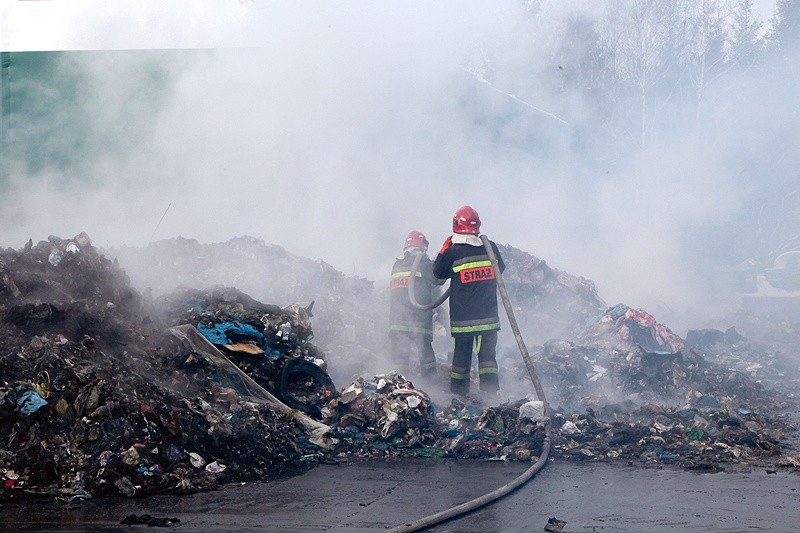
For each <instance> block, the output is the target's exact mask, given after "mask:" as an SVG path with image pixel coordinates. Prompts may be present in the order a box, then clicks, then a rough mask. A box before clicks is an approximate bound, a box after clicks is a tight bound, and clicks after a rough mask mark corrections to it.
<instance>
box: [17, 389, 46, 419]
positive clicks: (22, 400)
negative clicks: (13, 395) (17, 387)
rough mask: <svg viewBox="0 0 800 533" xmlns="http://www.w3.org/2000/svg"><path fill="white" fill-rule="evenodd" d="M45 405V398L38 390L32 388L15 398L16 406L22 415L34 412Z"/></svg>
mask: <svg viewBox="0 0 800 533" xmlns="http://www.w3.org/2000/svg"><path fill="white" fill-rule="evenodd" d="M45 405H47V400H45V399H44V398H42V397H41V396H40V395H39V393H38V392H36V391H33V390H29V391H27V392H25V393H24V394H23V395H22V396H20V397H19V400H17V407H19V410H20V411H21V412H22V414H23V415H30V414H32V413H35V412H36V411H38V410H39V409H41V408H42V407H44V406H45Z"/></svg>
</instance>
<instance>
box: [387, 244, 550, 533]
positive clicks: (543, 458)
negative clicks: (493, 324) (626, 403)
mask: <svg viewBox="0 0 800 533" xmlns="http://www.w3.org/2000/svg"><path fill="white" fill-rule="evenodd" d="M481 241H482V242H483V246H484V248H486V253H487V255H488V256H489V259H491V261H492V266H493V267H494V271H495V273H496V276H495V277H496V279H497V286H498V288H499V289H500V297H501V299H502V300H503V306H504V307H505V309H506V314H507V315H508V322H509V323H510V324H511V329H512V330H513V331H514V337H515V338H516V340H517V346H518V347H519V351H520V354H521V355H522V359H523V360H524V361H525V367H526V368H527V369H528V374H529V375H530V377H531V382H532V383H533V388H534V390H535V391H536V396H537V397H538V398H539V400H540V401H541V402H542V403H543V404H544V415H545V419H546V420H547V422H546V423H545V437H544V440H543V441H542V453H541V455H540V456H539V459H538V460H537V461H536V462H535V463H534V464H533V465H531V467H530V468H528V469H527V470H526V471H525V472H523V473H522V474H520V475H519V476H518V477H516V478H515V479H514V480H512V481H511V482H509V483H507V484H505V485H503V486H502V487H500V488H498V489H496V490H493V491H492V492H489V493H487V494H484V495H483V496H480V497H478V498H475V499H474V500H470V501H468V502H465V503H462V504H460V505H456V506H455V507H451V508H450V509H446V510H444V511H441V512H439V513H436V514H432V515H429V516H426V517H424V518H420V519H419V520H415V521H414V522H409V523H406V524H403V525H401V526H396V527H393V528H392V529H390V530H389V531H391V532H392V533H401V532H403V533H405V532H409V531H419V530H421V529H424V528H428V527H432V526H434V525H436V524H439V523H441V522H444V521H446V520H450V519H451V518H455V517H457V516H460V515H462V514H465V513H469V512H471V511H474V510H476V509H479V508H481V507H483V506H484V505H488V504H490V503H492V502H493V501H495V500H498V499H500V498H502V497H503V496H505V495H507V494H509V493H510V492H512V491H514V490H515V489H517V488H519V487H521V486H522V485H524V484H525V483H526V482H527V481H528V480H530V479H531V478H532V477H533V476H535V475H536V473H537V472H539V471H540V470H541V469H542V468H544V466H545V465H546V464H547V458H548V457H549V456H550V432H551V422H550V406H549V405H548V404H547V399H545V396H544V390H543V389H542V385H541V383H540V382H539V377H538V376H537V375H536V371H535V370H534V368H533V362H532V361H531V357H530V354H528V348H527V347H526V346H525V341H524V340H523V339H522V335H521V334H520V332H519V325H518V324H517V319H516V317H515V316H514V310H513V309H512V308H511V302H510V300H509V299H508V292H507V291H506V286H505V283H504V282H503V276H502V274H501V273H500V268H499V267H498V264H497V256H495V253H494V250H493V249H492V246H491V244H490V243H489V239H488V238H487V237H486V236H485V235H481ZM421 255H422V254H420V256H421ZM418 266H419V258H417V259H416V260H415V261H414V265H413V266H412V267H411V279H412V280H413V279H414V276H415V275H416V269H417V268H418ZM411 283H413V281H412V282H411ZM412 288H413V286H410V287H409V296H410V297H411V298H413V296H411V294H413V293H412ZM445 294H447V295H449V289H448V291H447V292H446V293H445ZM445 299H446V296H445V298H441V300H442V302H443V301H444V300H445ZM413 302H414V300H412V304H413ZM439 303H441V302H439ZM437 305H438V304H437ZM415 307H416V306H415ZM430 309H433V307H430Z"/></svg>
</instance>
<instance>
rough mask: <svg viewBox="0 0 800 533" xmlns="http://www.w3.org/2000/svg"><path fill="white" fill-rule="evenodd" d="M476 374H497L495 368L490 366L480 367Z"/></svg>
mask: <svg viewBox="0 0 800 533" xmlns="http://www.w3.org/2000/svg"><path fill="white" fill-rule="evenodd" d="M478 374H497V369H496V368H491V367H489V368H481V369H480V370H478Z"/></svg>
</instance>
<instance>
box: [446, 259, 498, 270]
mask: <svg viewBox="0 0 800 533" xmlns="http://www.w3.org/2000/svg"><path fill="white" fill-rule="evenodd" d="M489 266H492V262H491V261H474V262H472V263H464V264H463V265H458V266H454V267H453V272H461V271H462V270H466V269H468V268H481V267H489Z"/></svg>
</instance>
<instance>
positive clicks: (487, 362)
mask: <svg viewBox="0 0 800 533" xmlns="http://www.w3.org/2000/svg"><path fill="white" fill-rule="evenodd" d="M453 341H454V343H453V366H452V368H451V371H450V392H452V393H454V394H467V393H469V371H470V367H471V366H472V347H473V345H474V346H475V348H476V350H477V352H478V375H479V376H480V382H481V390H482V391H486V392H497V391H498V390H499V389H500V381H499V379H498V375H497V359H496V358H495V351H496V348H497V331H487V332H484V333H483V334H481V335H457V336H454V337H453Z"/></svg>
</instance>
